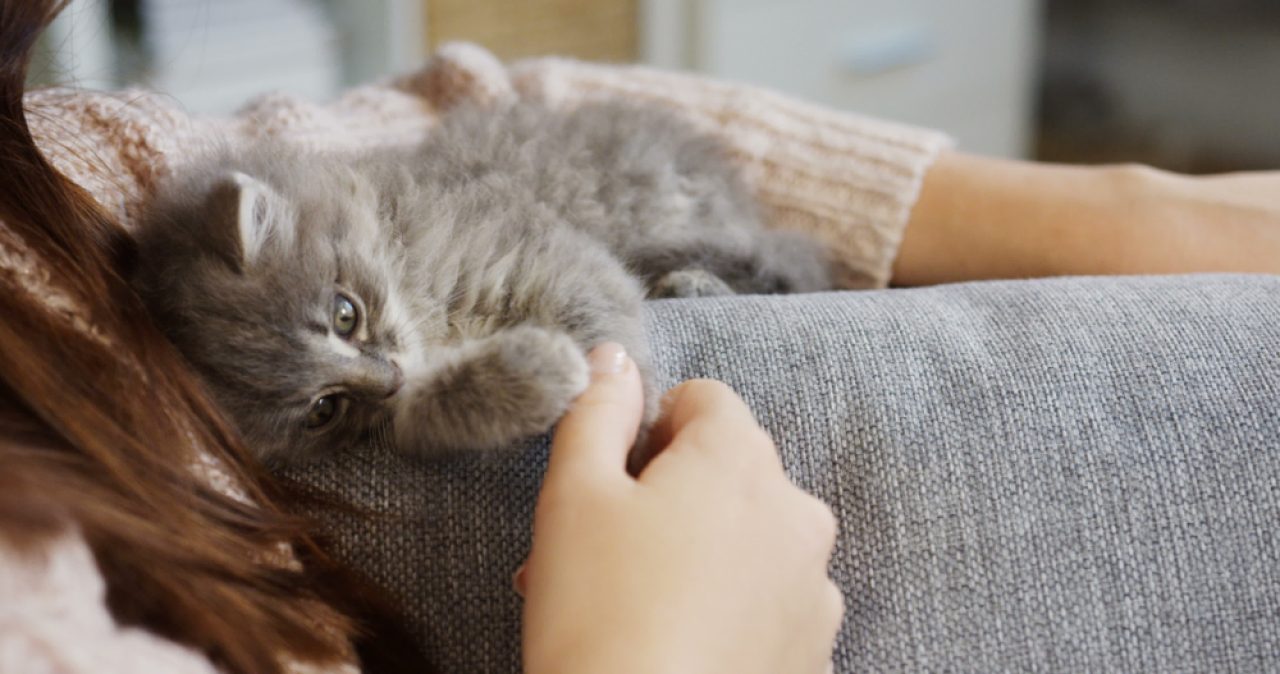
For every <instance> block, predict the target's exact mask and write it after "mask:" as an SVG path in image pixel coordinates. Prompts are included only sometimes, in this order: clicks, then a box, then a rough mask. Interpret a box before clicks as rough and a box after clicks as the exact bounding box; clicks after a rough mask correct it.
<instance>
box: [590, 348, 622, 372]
mask: <svg viewBox="0 0 1280 674" xmlns="http://www.w3.org/2000/svg"><path fill="white" fill-rule="evenodd" d="M627 360H629V359H628V358H627V350H626V349H625V348H623V347H622V345H621V344H619V343H617V342H605V343H604V344H601V345H600V346H597V347H596V348H594V349H592V350H591V354H590V355H589V356H587V362H589V363H591V371H592V372H594V373H596V374H618V373H619V372H622V371H623V370H624V369H626V367H627Z"/></svg>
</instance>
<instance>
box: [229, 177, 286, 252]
mask: <svg viewBox="0 0 1280 674" xmlns="http://www.w3.org/2000/svg"><path fill="white" fill-rule="evenodd" d="M209 207H210V208H211V209H212V210H213V213H214V216H215V217H216V218H217V219H218V221H219V222H220V223H222V225H223V227H222V229H221V238H223V241H222V242H221V243H223V244H225V252H226V254H227V256H228V258H229V259H230V261H231V262H232V263H233V264H234V265H235V267H236V268H237V269H244V268H245V267H247V266H249V265H251V264H253V262H254V260H255V259H257V257H258V255H259V253H261V252H262V248H263V246H265V245H266V243H267V242H268V241H270V240H272V239H277V240H284V239H291V238H292V236H293V217H292V216H293V214H292V212H291V211H292V209H291V208H290V206H289V202H288V201H287V200H286V199H285V198H284V197H282V196H280V195H279V194H278V193H276V191H275V190H273V189H271V187H270V186H268V185H267V184H266V183H263V182H262V181H260V180H257V179H255V178H253V177H251V176H249V175H246V174H244V173H241V172H239V171H233V172H231V173H229V174H227V176H226V177H224V178H223V179H222V180H220V181H219V182H218V184H217V185H216V186H215V187H214V189H213V192H212V193H211V194H210V195H209ZM282 242H283V241H282Z"/></svg>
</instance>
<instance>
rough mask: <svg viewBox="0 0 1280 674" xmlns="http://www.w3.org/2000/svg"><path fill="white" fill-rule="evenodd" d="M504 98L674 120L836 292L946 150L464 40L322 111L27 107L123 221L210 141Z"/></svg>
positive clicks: (332, 144)
mask: <svg viewBox="0 0 1280 674" xmlns="http://www.w3.org/2000/svg"><path fill="white" fill-rule="evenodd" d="M513 96H519V97H528V98H537V99H540V100H543V101H546V102H548V103H550V104H553V105H564V106H568V105H574V104H577V103H580V102H583V101H590V100H593V99H600V98H607V97H622V98H627V99H631V100H636V101H647V102H651V103H657V104H661V105H665V106H669V107H670V108H672V109H674V110H677V111H679V112H681V113H683V114H684V115H686V116H687V117H688V119H689V120H691V121H692V122H693V123H695V124H697V125H698V126H700V127H701V128H703V129H705V130H706V131H708V132H711V133H714V134H716V135H718V136H720V137H721V138H722V139H723V140H724V141H725V142H726V143H727V144H728V146H729V148H730V149H731V151H732V154H733V157H734V158H735V159H736V160H737V161H738V162H739V163H740V164H741V166H742V168H743V173H744V175H745V177H746V179H747V180H748V181H749V183H750V185H751V187H752V188H753V189H754V190H755V192H756V194H757V195H758V197H759V200H760V203H761V204H762V205H763V206H764V209H765V213H766V217H767V220H768V222H769V224H770V225H771V226H775V227H781V228H788V229H797V230H802V231H806V232H811V233H813V234H814V235H816V236H818V237H820V238H821V239H822V240H823V241H824V242H825V243H826V244H827V245H828V246H829V247H830V249H831V250H832V252H833V254H834V257H835V259H836V260H837V263H838V266H839V281H840V283H841V285H842V286H843V287H847V288H875V287H883V286H884V285H886V284H887V283H888V280H889V272H890V268H891V266H892V264H893V258H894V256H895V255H896V253H897V248H898V245H899V243H900V242H901V239H902V232H903V229H904V228H905V227H906V223H907V219H908V216H909V215H910V211H911V207H912V205H913V204H914V203H915V200H916V197H917V195H918V194H919V191H920V185H921V182H922V180H923V177H924V173H925V171H926V170H927V169H928V167H929V165H930V164H931V163H932V162H933V160H934V158H935V157H936V156H937V154H938V152H939V151H940V150H941V149H943V148H945V147H947V146H948V144H949V140H948V139H947V137H946V136H944V135H942V134H940V133H937V132H933V131H928V130H923V129H917V128H912V127H908V126H903V125H899V124H893V123H890V122H885V121H880V120H875V119H870V118H867V117H862V116H859V115H855V114H851V113H845V112H836V111H833V110H829V109H825V108H821V107H818V106H815V105H810V104H808V103H804V102H802V101H798V100H796V99H793V98H788V97H786V96H782V95H779V94H776V93H773V92H770V91H766V90H763V89H759V88H756V87H751V86H747V85H741V84H732V83H727V82H719V81H714V80H709V79H706V78H702V77H698V76H695V75H687V74H680V73H673V72H663V71H658V70H653V69H649V68H644V67H639V66H619V65H595V64H589V63H583V62H579V61H571V60H566V59H557V58H544V59H534V60H528V61H523V62H518V63H515V64H513V65H511V66H510V67H507V66H503V65H502V64H501V63H499V62H498V60H497V59H496V58H494V57H493V55H492V54H490V53H489V52H487V51H485V50H483V49H481V48H479V47H477V46H474V45H470V44H464V43H455V44H450V45H446V46H444V47H442V48H441V49H440V50H439V51H438V52H437V53H436V55H435V56H434V57H433V58H432V59H431V61H430V62H429V63H428V64H427V65H426V66H425V67H423V68H422V69H421V70H419V71H417V72H415V73H412V74H410V75H407V76H404V77H401V78H397V79H393V80H388V81H386V82H381V83H377V84H372V85H368V86H364V87H359V88H356V89H352V90H349V91H348V92H347V93H346V94H345V95H343V96H342V97H340V98H338V99H337V100H335V101H332V102H330V103H328V104H315V103H311V102H307V101H302V100H298V99H296V98H291V97H288V96H282V95H268V96H264V97H261V98H259V99H256V100H255V101H252V102H250V103H249V104H248V105H246V106H245V107H244V108H243V109H242V110H241V111H240V112H239V113H238V114H237V115H235V116H233V117H229V118H209V117H196V116H191V115H188V114H186V113H185V112H184V111H183V110H181V109H180V108H179V107H178V106H177V105H176V104H175V103H173V102H172V101H171V100H170V99H167V98H164V97H163V96H160V95H157V94H151V93H146V92H139V91H129V92H117V93H111V94H103V93H90V92H75V91H67V90H48V91H43V92H37V93H34V94H30V95H29V96H28V100H27V102H28V106H29V108H30V109H31V110H32V111H33V114H32V117H33V129H34V131H35V133H36V134H37V136H38V139H39V141H40V142H41V143H42V147H43V148H44V150H45V151H46V153H47V154H49V155H50V156H51V158H52V159H53V160H54V161H55V163H56V164H57V165H58V167H59V168H60V169H61V170H63V171H64V172H66V173H67V174H68V175H70V176H71V177H72V178H73V179H74V180H76V181H78V182H79V183H81V184H82V185H84V186H85V187H87V188H88V189H89V190H90V191H91V192H92V193H93V194H94V196H95V197H96V198H97V199H98V200H99V201H100V202H102V203H103V204H104V205H107V206H108V207H109V208H111V209H112V210H113V211H114V212H115V213H116V214H117V215H118V216H119V217H121V218H122V220H123V221H124V222H125V223H126V224H129V223H131V222H133V221H134V219H135V218H136V217H137V214H138V207H139V205H140V204H141V203H142V201H143V200H144V199H145V198H146V196H147V194H148V192H149V191H150V189H151V187H152V185H153V184H154V181H155V179H156V178H157V177H160V176H162V175H163V174H164V173H165V172H167V171H168V170H170V169H171V168H172V167H173V166H174V165H175V164H178V163H180V162H182V161H184V160H186V159H187V158H189V157H190V156H192V154H193V152H196V151H198V150H200V149H201V148H203V147H206V146H208V145H209V144H211V143H219V142H229V143H245V142H252V141H253V140H254V139H255V138H261V137H263V136H283V137H287V138H291V139H294V140H296V141H297V142H300V143H304V144H307V145H309V146H313V147H316V148H325V149H331V150H338V151H341V150H351V149H359V148H369V147H376V146H379V145H404V144H408V143H413V142H416V141H418V140H420V139H421V138H422V137H423V136H424V135H425V134H427V133H430V129H431V127H432V126H433V125H434V123H435V122H436V120H437V119H438V118H439V115H440V113H441V112H443V111H445V110H447V109H448V108H449V107H450V106H452V105H454V104H456V103H458V102H460V101H464V100H480V101H484V100H492V99H497V98H503V97H513Z"/></svg>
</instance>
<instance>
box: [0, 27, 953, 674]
mask: <svg viewBox="0 0 1280 674" xmlns="http://www.w3.org/2000/svg"><path fill="white" fill-rule="evenodd" d="M618 96H621V97H626V98H630V99H634V100H645V101H650V102H653V103H657V104H661V105H665V106H669V107H671V108H673V109H676V110H678V111H680V112H681V113H682V114H685V115H686V116H687V117H688V118H689V119H690V120H691V121H692V122H693V123H695V124H697V125H699V126H700V127H701V128H703V129H705V130H707V131H709V132H711V133H714V134H717V135H718V136H719V137H721V138H722V139H723V140H724V141H725V142H726V143H727V145H728V147H729V148H730V150H731V153H732V155H733V157H734V158H735V160H736V161H738V162H739V163H740V165H741V167H742V168H743V173H744V176H745V177H746V179H747V181H748V182H749V184H750V185H751V187H752V189H753V190H754V191H755V193H756V194H757V195H758V197H759V200H760V203H761V204H763V206H764V208H765V215H766V218H767V221H768V223H769V224H770V226H774V227H780V228H790V229H797V230H802V231H807V232H811V233H813V234H814V235H816V236H818V237H820V238H821V239H822V240H823V241H824V242H825V243H826V244H827V245H828V246H829V247H830V248H831V250H832V251H833V253H834V257H836V259H837V260H838V264H839V281H840V283H841V284H842V285H843V286H845V287H848V288H873V287H882V286H884V285H885V284H886V283H887V282H888V277H889V271H890V266H891V264H892V262H893V257H894V255H895V253H896V251H897V247H898V245H899V243H900V241H901V238H902V231H903V228H904V227H905V225H906V221H907V217H908V215H909V212H910V209H911V206H912V204H913V203H914V202H915V199H916V196H917V194H918V192H919V189H920V184H921V181H922V178H923V175H924V172H925V170H926V169H927V168H928V166H929V165H930V163H931V162H932V160H933V159H934V157H935V156H936V154H937V153H938V152H939V150H941V149H942V148H944V147H946V146H947V144H948V140H947V139H946V137H945V136H943V135H941V134H938V133H935V132H932V131H925V130H921V129H914V128H910V127H905V126H901V125H897V124H892V123H888V122H883V121H879V120H872V119H868V118H865V117H860V116H856V115H852V114H848V113H840V112H834V111H830V110H826V109H823V108H820V107H816V106H813V105H809V104H806V103H802V102H800V101H796V100H794V99H790V98H787V97H784V96H780V95H777V94H774V93H771V92H768V91H763V90H760V89H756V88H752V87H748V86H743V85H737V84H730V83H723V82H715V81H710V80H707V79H702V78H698V77H696V76H691V75H684V74H677V73H669V72H660V71H655V70H651V69H646V68H642V67H627V66H604V65H593V64H587V63H581V62H575V61H569V60H563V59H554V58H552V59H537V60H530V61H524V62H520V63H517V64H514V65H512V66H510V67H506V66H503V65H502V64H501V63H499V62H498V61H497V60H496V59H495V58H494V57H493V56H492V55H491V54H489V53H488V52H486V51H484V50H483V49H480V48H479V47H476V46H473V45H466V44H454V45H448V46H445V47H443V48H442V49H441V50H440V51H439V52H437V54H436V55H435V56H434V57H433V58H432V60H431V61H430V62H429V63H428V64H427V65H426V66H425V67H424V68H423V69H421V70H419V71H418V72H416V73H413V74H410V75H408V76H405V77H401V78H398V79H393V80H388V81H385V82H381V83H378V84H373V85H368V86H364V87H360V88H355V89H352V90H349V91H348V92H346V93H345V94H344V95H343V96H341V97H340V98H338V99H337V100H335V101H333V102H331V103H328V104H325V105H318V104H313V103H309V102H306V101H302V100H298V99H296V98H292V97H287V96H282V95H268V96H265V97H262V98H259V99H257V100H255V101H253V102H251V103H250V104H248V105H247V106H246V107H244V108H243V109H242V110H241V111H240V113H239V114H237V115H235V116H233V117H229V118H209V117H193V116H190V115H188V114H187V113H186V112H184V111H183V110H182V109H181V108H180V107H179V106H177V105H176V104H175V103H174V102H173V101H172V100H171V99H168V98H165V97H164V96H161V95H157V94H152V93H146V92H139V91H126V92H115V93H95V92H84V91H73V90H66V89H52V90H45V91H38V92H34V93H31V94H28V96H27V101H26V103H27V107H28V110H29V111H30V115H29V116H30V123H31V127H32V130H33V132H34V133H35V135H36V139H37V142H38V143H40V145H41V149H42V150H43V151H44V152H45V153H46V155H47V156H48V157H49V159H50V160H51V161H52V162H53V163H54V165H55V166H56V167H57V168H58V169H59V170H61V171H62V172H63V173H65V174H66V175H67V176H68V177H70V178H71V179H72V180H74V181H76V182H77V183H79V184H80V185H82V186H84V187H85V188H86V189H88V190H89V192H90V193H91V194H92V195H93V197H94V198H95V199H97V200H98V201H99V202H100V203H101V204H102V205H103V206H104V207H106V208H107V209H108V210H109V211H110V212H112V213H113V214H114V215H115V216H116V217H117V218H118V219H119V220H120V221H121V222H122V223H124V225H125V226H126V227H129V226H131V225H132V223H134V222H136V220H137V217H138V215H139V211H140V208H141V207H142V204H143V203H144V202H145V200H146V198H147V197H148V195H149V194H150V192H151V190H152V188H153V186H154V185H155V183H156V181H157V179H158V178H160V177H162V176H164V175H165V174H166V173H167V172H169V171H171V170H172V169H173V168H174V167H175V166H179V165H181V163H182V162H185V161H189V160H190V159H191V158H192V157H194V156H196V155H197V154H199V153H200V152H201V151H202V150H204V149H206V148H208V147H209V146H211V145H213V144H221V143H230V144H236V143H250V142H253V141H254V139H258V138H261V137H264V136H278V137H283V138H286V139H289V140H291V141H294V142H297V143H301V144H304V145H307V146H310V147H314V148H318V149H327V150H332V151H349V150H355V149H368V148H371V147H378V146H395V145H405V144H410V143H414V142H416V141H418V140H420V139H421V138H423V137H424V136H425V135H426V134H428V133H430V131H431V128H432V126H433V125H434V124H435V123H436V121H437V120H438V118H439V115H440V114H441V113H443V112H445V111H447V110H448V108H449V107H450V106H452V105H454V104H456V103H458V102H460V101H464V100H481V101H483V100H494V99H499V98H503V97H529V98H536V99H540V100H543V101H546V102H547V103H549V104H552V105H557V106H568V105H574V104H577V103H580V102H583V101H588V100H593V99H601V98H608V97H618ZM0 272H5V273H9V274H17V275H20V276H21V277H22V278H23V282H24V284H25V286H26V287H27V288H28V289H29V290H30V291H31V292H33V293H35V294H37V295H39V296H40V297H42V298H43V299H44V300H45V301H46V303H48V304H49V305H50V307H51V308H53V309H55V310H57V311H58V312H59V313H61V314H63V315H65V316H67V318H68V320H70V321H72V322H74V323H76V324H77V325H79V326H81V327H83V328H85V329H88V330H92V325H91V324H89V323H88V321H87V317H86V314H85V313H84V312H82V311H80V310H79V308H77V307H75V306H73V305H71V304H69V303H68V301H67V297H66V295H65V294H63V293H61V292H59V290H58V289H57V288H52V287H49V285H48V282H47V276H45V275H43V274H41V273H40V270H39V269H38V268H35V267H34V266H33V263H32V261H31V258H30V256H29V255H26V254H24V252H23V251H22V250H20V249H19V248H17V246H16V244H15V242H14V238H13V237H12V236H5V229H4V227H3V223H0ZM213 465H214V464H212V462H210V463H209V464H208V466H203V469H204V470H205V472H206V473H208V474H209V479H211V480H212V481H214V482H220V483H225V476H222V475H220V474H218V473H217V471H216V469H214V468H211V466H213ZM227 486H228V488H232V487H231V486H230V485H227ZM0 597H3V598H4V601H3V602H0V672H46V671H57V672H67V673H70V674H77V673H80V672H85V673H88V672H94V673H95V674H111V673H113V672H130V673H135V674H136V673H144V672H152V671H154V672H171V673H174V674H185V673H188V672H191V673H195V672H211V671H213V668H212V667H211V666H210V664H209V663H208V662H207V661H206V660H205V659H203V658H202V657H201V656H200V655H199V654H198V653H195V652H193V651H190V650H189V649H186V648H183V647H180V646H178V645H175V644H173V643H170V642H166V641H164V640H162V639H160V638H157V637H155V636H152V635H150V634H147V633H145V632H143V631H140V630H136V629H127V628H121V627H120V626H118V625H116V624H115V623H114V621H113V620H112V618H111V616H110V614H109V613H108V611H107V609H106V606H105V603H104V599H105V593H104V584H103V580H102V578H101V576H100V574H99V573H98V571H97V569H96V566H95V565H94V561H93V555H92V553H91V551H90V550H89V548H88V547H87V546H86V545H85V543H84V542H83V540H82V539H80V537H79V536H77V535H75V534H74V533H72V534H68V535H67V536H64V537H63V538H61V539H59V540H56V541H54V542H52V543H51V544H50V545H49V546H48V547H47V548H46V549H45V550H43V551H42V552H41V553H40V554H35V555H30V554H29V555H25V556H20V555H18V554H17V553H16V552H15V551H14V550H13V549H11V548H10V547H8V546H7V545H6V544H5V540H4V537H3V536H2V535H0ZM295 669H296V670H297V671H300V672H301V671H315V670H313V669H312V668H310V667H308V666H305V665H302V664H298V665H297V666H296V667H295ZM331 671H342V672H351V671H353V669H352V668H351V667H349V666H343V667H339V668H331Z"/></svg>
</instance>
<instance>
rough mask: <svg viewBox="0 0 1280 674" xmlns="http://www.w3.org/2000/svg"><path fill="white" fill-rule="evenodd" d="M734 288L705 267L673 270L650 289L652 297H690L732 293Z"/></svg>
mask: <svg viewBox="0 0 1280 674" xmlns="http://www.w3.org/2000/svg"><path fill="white" fill-rule="evenodd" d="M732 294H734V292H733V288H730V287H729V284H727V283H725V282H724V281H722V280H721V279H720V277H719V276H716V275H715V274H712V273H711V272H709V271H706V270H703V269H681V270H679V271H673V272H670V273H668V274H666V275H665V276H663V277H662V278H660V279H658V282H657V283H654V284H653V288H651V289H650V290H649V297H652V298H681V297H683V298H690V297H716V296H719V295H732Z"/></svg>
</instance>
